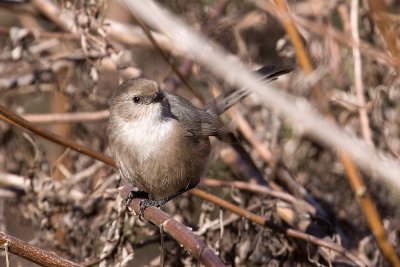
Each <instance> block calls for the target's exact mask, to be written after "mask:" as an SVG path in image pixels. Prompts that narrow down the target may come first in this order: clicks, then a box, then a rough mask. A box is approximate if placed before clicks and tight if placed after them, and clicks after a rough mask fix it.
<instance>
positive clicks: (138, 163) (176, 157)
mask: <svg viewBox="0 0 400 267" xmlns="http://www.w3.org/2000/svg"><path fill="white" fill-rule="evenodd" d="M290 71H291V69H290V68H275V67H274V66H266V67H263V68H261V69H260V70H258V72H259V73H260V74H262V75H263V79H264V80H265V81H266V82H269V81H271V80H274V79H276V78H277V77H278V76H279V75H282V74H285V73H288V72H290ZM247 95H248V92H247V91H246V90H243V89H242V90H236V91H234V92H233V93H231V94H229V95H227V96H226V97H220V98H217V99H216V100H215V101H214V103H213V104H211V105H210V106H209V107H207V108H204V109H203V108H198V107H195V106H194V105H193V104H191V103H190V102H189V101H188V100H187V99H185V98H183V97H181V96H178V95H174V94H171V93H168V92H163V91H161V90H160V88H159V86H158V84H157V83H156V82H155V81H152V80H149V79H145V78H133V79H129V80H127V81H125V82H124V83H122V84H121V85H120V86H119V88H118V90H117V92H116V93H115V95H114V96H113V97H112V98H111V101H110V118H109V121H108V126H107V132H108V138H109V146H110V150H111V153H112V156H113V157H114V160H115V162H116V163H117V165H118V169H119V172H120V174H121V176H122V177H123V178H125V179H126V180H127V181H128V182H129V184H131V185H132V186H134V187H138V188H139V189H140V190H141V191H139V192H140V193H138V192H131V194H130V195H129V196H128V198H127V204H129V203H130V201H131V200H132V199H133V198H134V197H138V196H142V197H143V196H144V197H145V198H144V199H142V200H141V202H140V215H141V216H142V215H143V211H144V209H146V208H147V207H149V206H161V205H163V204H165V203H166V202H168V201H169V200H171V199H172V198H174V197H177V196H179V195H181V194H183V193H184V192H186V191H188V190H190V189H192V188H194V187H195V186H196V185H197V184H198V183H199V182H200V178H201V177H202V176H203V174H204V171H205V168H206V165H207V160H208V156H209V153H210V141H209V137H210V136H216V137H217V138H218V139H220V140H225V141H232V140H234V136H233V134H232V133H231V132H230V131H229V130H227V129H226V128H225V127H224V126H223V124H221V122H220V120H219V118H218V115H220V114H221V113H223V112H224V111H225V110H227V109H228V108H229V107H231V106H232V105H234V104H236V103H237V102H238V101H239V100H241V99H242V98H244V97H245V96H247ZM149 197H150V199H149Z"/></svg>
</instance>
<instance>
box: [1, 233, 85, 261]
mask: <svg viewBox="0 0 400 267" xmlns="http://www.w3.org/2000/svg"><path fill="white" fill-rule="evenodd" d="M0 247H2V248H4V247H7V249H8V251H9V252H11V253H13V254H15V255H18V256H20V257H22V258H24V259H27V260H28V261H31V262H34V263H36V264H39V265H40V266H44V267H79V266H81V265H79V264H77V263H74V262H71V261H68V260H66V259H63V258H61V257H59V256H57V255H56V254H55V253H54V252H48V251H45V250H43V249H40V248H37V247H34V246H32V245H31V244H29V243H27V242H25V241H22V240H20V239H17V238H15V237H13V236H10V235H7V234H6V233H3V232H0Z"/></svg>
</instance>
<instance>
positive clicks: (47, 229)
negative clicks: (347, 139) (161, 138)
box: [0, 0, 400, 266]
mask: <svg viewBox="0 0 400 267" xmlns="http://www.w3.org/2000/svg"><path fill="white" fill-rule="evenodd" d="M158 2H159V3H160V4H162V5H163V6H165V8H166V9H168V10H169V11H171V12H172V13H174V14H175V15H176V16H178V17H179V19H181V20H183V21H184V22H185V23H186V24H187V25H190V27H191V28H193V29H194V30H196V31H198V32H201V33H202V34H203V35H205V36H207V37H208V38H210V40H212V41H214V42H217V43H218V44H219V45H221V46H222V47H223V48H224V49H226V50H227V51H229V52H230V53H232V57H235V59H236V60H238V61H242V62H244V63H245V64H246V65H247V66H248V68H249V69H252V70H255V69H258V68H259V67H261V66H264V65H270V64H272V65H275V66H277V67H293V68H294V71H293V72H292V73H290V74H288V75H285V76H282V77H280V78H279V79H278V80H277V81H275V82H274V84H273V85H274V86H275V87H276V88H279V89H280V90H283V91H285V92H287V93H289V94H291V95H293V96H296V97H304V98H307V99H308V100H309V101H310V102H311V103H312V104H313V105H315V107H316V108H317V109H319V110H320V111H321V113H322V114H325V115H326V114H328V113H329V115H328V116H330V118H331V119H334V120H335V121H336V122H337V123H338V124H339V125H340V126H341V127H343V128H344V129H345V130H346V131H348V132H349V133H351V134H353V135H355V136H358V137H360V138H362V139H364V140H365V141H366V142H367V143H369V144H370V145H371V146H373V147H376V148H378V149H380V150H383V151H385V152H386V153H388V154H390V155H391V156H392V157H393V158H396V159H399V156H400V141H399V134H400V113H399V110H400V91H399V90H400V88H399V81H400V80H399V75H398V74H399V71H400V57H399V56H400V44H399V37H400V32H399V29H400V27H399V25H400V15H399V11H400V3H399V2H398V1H395V0H385V1H373V0H364V1H355V0H352V1H334V0H331V1H317V0H303V1H294V0H291V1H280V0H276V1H268V0H265V1H261V0H260V1H258V0H249V1H236V0H232V1H227V0H215V1H206V0H204V1H180V0H168V1H158ZM284 7H286V8H288V10H285V8H284ZM287 12H289V13H287ZM291 27H292V28H291ZM291 29H296V30H297V31H298V35H297V39H296V38H295V37H294V36H296V35H295V34H293V31H292V32H291V31H290V30H291ZM149 32H150V34H151V36H152V37H153V39H154V40H152V39H149V37H148V35H149ZM288 33H289V34H288ZM293 38H295V39H293ZM296 40H297V42H296ZM293 44H295V45H293ZM302 47H303V48H304V49H303V50H302ZM226 68H229V64H227V66H226ZM176 70H178V71H179V73H180V76H182V77H184V82H182V80H181V79H180V78H179V75H177V74H176ZM138 76H145V77H148V78H151V79H154V80H156V81H157V82H158V83H159V84H160V86H161V88H163V89H164V90H167V91H170V92H174V93H176V94H180V95H183V96H185V97H187V98H188V99H190V100H191V101H192V102H193V103H194V104H195V105H197V106H204V105H206V104H207V103H210V102H211V101H212V99H213V98H214V97H216V96H217V95H219V94H221V93H226V92H228V91H229V90H232V89H233V88H229V87H227V86H226V85H225V84H224V82H223V81H220V80H218V79H217V78H215V77H214V76H213V75H212V74H210V72H208V70H207V69H206V68H204V67H202V66H200V65H198V64H197V63H196V62H193V61H191V60H190V59H189V58H186V57H185V56H184V55H183V54H182V53H181V52H180V50H179V49H177V48H176V46H175V45H174V44H173V42H172V41H171V40H169V39H168V38H167V37H166V36H164V35H163V34H161V33H159V32H157V31H156V30H155V29H151V28H148V26H146V25H145V24H144V23H143V22H141V21H140V20H138V17H137V16H135V15H134V14H132V13H131V12H130V11H129V10H128V9H127V8H126V7H125V6H123V4H122V3H121V2H120V1H107V0H103V1H102V0H89V1H84V0H81V1H79V0H78V1H49V0H46V1H45V0H32V1H28V0H26V1H3V0H0V104H1V105H3V106H5V107H6V108H7V109H9V110H11V111H13V112H15V113H17V114H20V115H22V116H23V117H24V118H26V119H27V120H28V121H31V122H32V123H34V125H36V126H38V127H44V128H45V129H47V130H49V131H51V132H53V133H56V134H58V135H60V136H62V137H63V138H65V139H66V140H73V141H75V142H77V143H79V144H82V145H85V146H87V147H90V148H91V149H93V150H96V151H99V152H102V153H105V154H107V155H108V154H109V151H108V148H107V137H106V131H105V127H106V123H107V118H108V100H109V98H110V97H111V95H112V94H113V92H114V91H115V89H116V88H117V86H118V84H120V83H121V82H122V81H124V80H126V79H127V78H131V77H138ZM188 85H189V86H188ZM0 118H2V117H0ZM222 119H223V121H224V122H225V124H226V125H227V126H228V127H229V128H230V129H231V130H232V131H233V132H234V133H235V134H236V135H237V136H238V138H239V140H240V144H241V146H242V147H243V148H244V150H245V151H246V154H247V155H246V154H243V151H242V152H240V151H238V150H237V149H235V148H234V147H232V146H231V145H230V144H224V143H221V142H219V141H216V140H212V144H213V152H212V157H211V159H210V162H209V167H208V171H207V173H206V178H208V179H206V180H205V182H204V183H203V184H202V185H200V188H201V189H203V190H206V191H208V192H210V193H213V194H215V195H217V196H219V197H221V198H224V199H227V200H229V201H230V202H231V203H234V204H235V205H237V206H239V207H242V208H244V209H246V210H250V211H252V212H254V213H257V214H259V215H262V216H263V217H265V218H267V219H268V220H270V221H271V222H274V223H276V224H277V225H281V226H285V227H291V228H294V229H297V230H299V231H302V232H304V233H307V234H310V235H313V236H316V237H318V238H321V239H323V240H327V241H331V242H334V243H336V244H338V245H340V246H342V247H343V248H344V249H345V250H346V251H350V252H351V253H353V254H354V255H356V257H357V258H358V259H360V261H361V262H363V263H364V264H365V265H364V266H368V265H369V266H390V265H392V266H397V265H396V264H393V262H391V263H389V262H388V261H387V260H385V257H384V256H383V254H382V253H381V251H380V250H379V248H378V245H377V243H376V242H375V239H374V236H373V234H372V232H373V231H374V230H376V228H373V227H372V228H371V226H369V225H368V223H367V221H368V220H367V219H366V216H367V217H368V213H367V215H365V214H366V212H365V211H363V209H361V208H360V205H359V204H358V202H357V197H356V196H355V193H354V191H353V190H352V188H351V186H350V185H349V181H348V179H347V178H346V174H345V170H344V167H343V162H342V161H341V160H340V159H339V158H338V157H337V155H336V151H330V150H329V149H327V148H325V147H323V146H321V145H319V144H317V143H315V142H314V141H313V140H312V139H310V138H308V137H302V136H300V135H298V134H297V133H296V130H295V127H293V125H290V124H289V123H287V122H286V121H285V120H282V119H281V118H279V117H278V116H277V113H276V112H275V111H274V110H273V109H265V108H263V107H262V105H261V104H260V102H259V99H258V98H257V96H256V95H250V96H249V97H248V98H246V99H244V100H243V101H242V102H241V103H240V104H239V105H237V107H235V108H233V109H232V110H231V111H230V112H228V114H226V115H224V116H223V117H222ZM359 174H360V175H359V176H360V177H361V178H362V179H363V180H364V182H365V189H366V192H367V194H368V195H369V196H370V197H371V200H372V204H373V206H374V207H376V209H377V211H378V213H379V215H380V218H379V221H380V222H381V223H382V225H383V227H384V229H385V231H386V234H387V238H388V242H389V243H390V244H391V245H392V246H393V248H394V249H395V252H394V254H391V255H392V256H393V257H395V258H396V253H397V257H398V256H399V255H400V254H399V253H400V251H399V238H400V232H399V230H400V221H399V218H400V217H399V215H400V209H399V205H398V203H399V201H400V199H399V197H398V195H399V191H398V190H397V189H395V188H393V187H391V186H389V185H388V184H386V183H385V182H383V181H381V182H379V180H376V179H371V178H370V176H371V174H369V173H362V172H360V173H359ZM213 179H218V181H224V184H223V185H221V184H218V182H216V181H215V180H213ZM233 181H241V182H243V183H245V184H247V185H249V184H250V183H251V182H252V181H258V182H259V183H260V181H261V183H262V185H260V187H261V188H268V189H269V190H271V191H272V192H275V193H276V194H275V195H274V194H268V193H265V192H264V193H262V192H260V191H257V190H256V191H254V190H250V189H249V188H248V186H247V187H246V186H244V187H245V188H244V189H243V188H240V187H238V186H237V185H235V184H234V183H233ZM118 185H119V178H118V175H117V173H116V171H115V170H114V169H112V168H111V167H109V166H106V165H104V164H103V163H100V162H98V161H96V160H94V159H92V158H90V157H88V156H85V155H82V154H80V153H78V152H76V151H72V150H70V149H66V148H64V147H62V146H59V145H56V144H53V143H52V142H50V141H48V140H45V139H43V138H41V137H39V136H36V135H34V134H31V133H26V132H24V131H22V130H20V129H19V128H18V127H14V126H12V125H11V124H10V123H8V122H6V121H4V120H1V121H0V230H1V231H4V232H6V233H7V234H10V235H12V236H15V237H18V238H20V239H22V240H25V241H29V242H30V243H31V244H33V245H35V246H37V247H41V248H44V249H46V250H50V251H54V252H56V253H57V254H58V255H60V256H62V257H64V258H67V259H69V260H71V261H74V262H78V263H82V264H83V265H84V266H159V263H160V255H161V254H160V231H159V229H158V227H156V226H154V225H152V224H151V223H149V222H147V221H146V220H144V221H143V222H142V221H140V220H138V218H137V217H135V216H133V215H130V214H128V213H125V212H124V205H123V202H124V201H123V197H121V196H120V195H119V192H118V190H117V187H118ZM246 188H247V189H246ZM279 194H284V196H285V197H279V196H280V195H279ZM163 210H165V211H166V212H167V213H169V214H170V215H172V216H173V217H174V218H175V219H176V220H178V221H179V222H181V223H183V224H185V225H187V226H189V227H191V228H192V229H193V230H194V231H197V234H198V235H199V236H200V237H201V239H203V240H204V241H205V243H206V244H207V245H208V246H210V247H212V248H213V249H214V251H215V252H216V254H217V255H218V256H220V257H221V258H222V259H223V261H224V262H225V263H226V264H227V265H229V266H315V265H317V266H322V265H324V266H328V265H330V264H333V266H359V264H358V265H357V264H356V263H354V261H351V260H349V259H348V257H345V256H343V255H336V254H335V253H333V252H331V251H330V252H326V251H323V249H321V247H318V246H315V245H310V244H309V243H307V242H305V241H304V240H300V239H296V238H293V237H290V236H288V235H285V234H281V233H278V232H276V231H274V230H271V229H270V228H267V227H264V226H259V225H256V224H254V223H252V222H250V221H248V220H246V219H244V218H241V217H239V216H237V215H234V214H232V213H231V212H229V211H225V210H222V209H220V208H219V207H218V206H216V205H214V204H211V203H209V202H207V201H204V200H199V199H198V198H196V197H195V196H193V195H190V194H185V195H184V196H182V197H179V198H177V199H175V200H173V201H171V202H170V203H168V204H167V205H166V206H165V207H163ZM165 238H166V240H165V244H164V248H165V252H164V257H165V263H166V265H167V266H194V265H196V264H197V263H196V260H195V258H194V257H193V255H190V254H189V253H187V252H186V250H185V249H184V248H182V247H181V246H180V245H179V244H177V243H176V242H175V241H173V239H171V238H169V237H168V236H166V237H165ZM388 253H389V252H388ZM320 264H321V265H320ZM0 266H6V265H5V253H4V251H2V252H1V257H0ZM10 266H37V265H35V264H33V263H30V262H27V261H25V260H23V259H22V258H20V257H17V256H14V255H10Z"/></svg>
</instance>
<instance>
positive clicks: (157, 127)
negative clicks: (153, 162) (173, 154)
mask: <svg viewBox="0 0 400 267" xmlns="http://www.w3.org/2000/svg"><path fill="white" fill-rule="evenodd" d="M161 116H162V115H161V109H160V108H152V109H149V110H148V111H147V113H146V116H141V117H139V118H137V119H135V120H133V121H128V122H127V121H124V122H123V123H119V127H120V138H121V139H120V140H121V141H122V142H124V144H125V145H126V149H127V150H128V151H130V152H132V154H135V155H137V157H138V158H140V159H143V160H146V159H149V158H151V157H153V156H154V155H156V154H157V153H158V152H160V151H161V150H162V149H163V147H164V145H165V144H166V143H168V142H170V138H171V137H172V136H173V133H174V127H175V125H174V120H163V119H162V117H161Z"/></svg>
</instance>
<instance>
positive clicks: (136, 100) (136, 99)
mask: <svg viewBox="0 0 400 267" xmlns="http://www.w3.org/2000/svg"><path fill="white" fill-rule="evenodd" d="M132 100H133V102H134V103H139V102H140V97H138V96H134V97H133V98H132Z"/></svg>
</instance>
